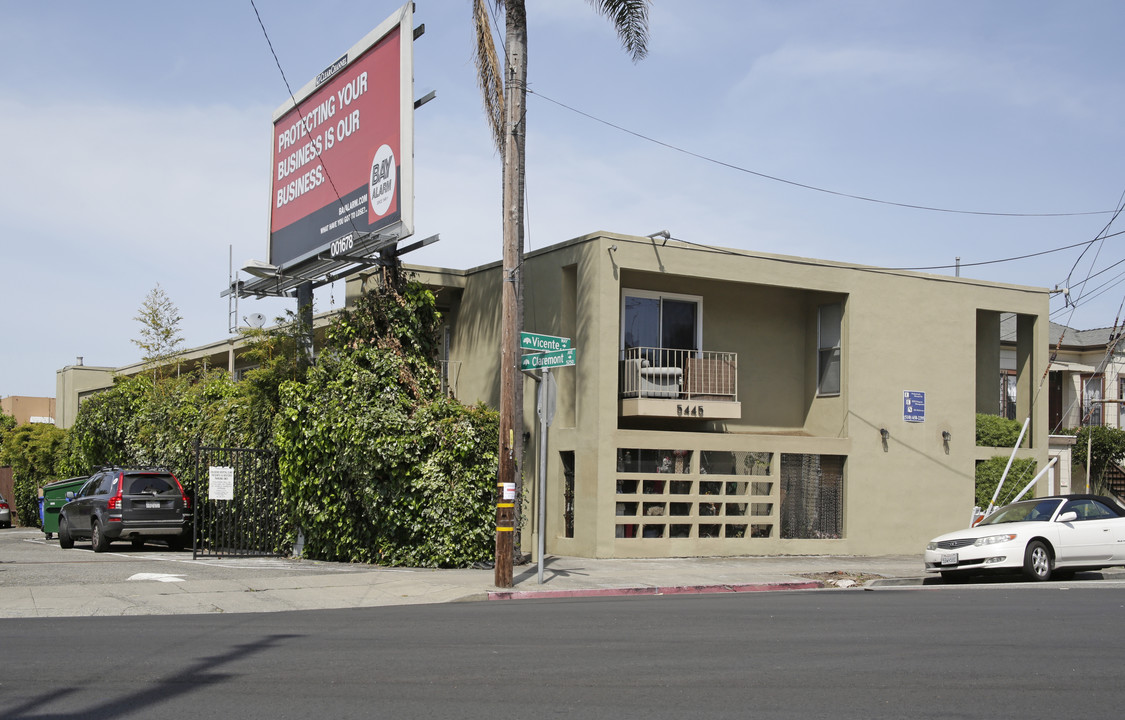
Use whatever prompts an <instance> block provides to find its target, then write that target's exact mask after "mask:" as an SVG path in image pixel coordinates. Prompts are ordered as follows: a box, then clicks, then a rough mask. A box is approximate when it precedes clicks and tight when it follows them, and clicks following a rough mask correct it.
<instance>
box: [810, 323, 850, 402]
mask: <svg viewBox="0 0 1125 720" xmlns="http://www.w3.org/2000/svg"><path fill="white" fill-rule="evenodd" d="M843 320H844V304H843V303H838V302H836V303H831V304H828V305H821V306H820V307H818V308H817V317H816V331H817V332H816V335H817V361H816V394H817V395H839V394H840V334H841V333H840V327H841V325H842V324H843Z"/></svg>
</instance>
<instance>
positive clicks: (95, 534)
mask: <svg viewBox="0 0 1125 720" xmlns="http://www.w3.org/2000/svg"><path fill="white" fill-rule="evenodd" d="M90 545H91V546H93V548H94V552H97V553H100V552H105V551H106V550H109V538H107V537H106V536H105V533H103V532H102V524H101V523H100V522H98V521H97V520H95V521H94V526H93V528H91V530H90Z"/></svg>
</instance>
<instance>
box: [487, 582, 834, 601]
mask: <svg viewBox="0 0 1125 720" xmlns="http://www.w3.org/2000/svg"><path fill="white" fill-rule="evenodd" d="M824 587H826V585H825V584H824V583H823V582H819V581H808V582H785V583H766V584H763V583H758V584H748V585H667V586H663V587H621V588H586V589H578V590H490V591H489V592H488V599H489V600H536V599H551V598H571V597H618V596H624V595H688V594H705V593H738V592H771V591H777V590H819V589H821V588H824Z"/></svg>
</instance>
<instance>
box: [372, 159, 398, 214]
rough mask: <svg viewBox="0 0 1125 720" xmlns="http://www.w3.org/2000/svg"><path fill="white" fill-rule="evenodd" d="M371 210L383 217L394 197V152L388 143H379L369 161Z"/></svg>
mask: <svg viewBox="0 0 1125 720" xmlns="http://www.w3.org/2000/svg"><path fill="white" fill-rule="evenodd" d="M368 196H369V197H370V198H371V212H372V214H374V215H375V216H376V217H383V216H384V215H386V214H387V211H388V210H389V209H390V207H391V203H392V202H393V201H394V199H395V153H394V150H391V148H390V146H389V145H380V146H379V150H378V151H377V152H376V153H375V159H374V160H372V161H371V185H370V186H369V192H368Z"/></svg>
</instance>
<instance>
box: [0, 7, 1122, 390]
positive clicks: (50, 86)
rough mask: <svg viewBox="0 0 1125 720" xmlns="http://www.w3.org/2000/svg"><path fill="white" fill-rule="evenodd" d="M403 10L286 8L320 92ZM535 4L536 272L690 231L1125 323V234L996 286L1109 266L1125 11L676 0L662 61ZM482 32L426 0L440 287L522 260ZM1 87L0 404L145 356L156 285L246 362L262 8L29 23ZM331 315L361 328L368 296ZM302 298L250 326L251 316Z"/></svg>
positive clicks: (98, 11) (299, 55)
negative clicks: (1060, 290)
mask: <svg viewBox="0 0 1125 720" xmlns="http://www.w3.org/2000/svg"><path fill="white" fill-rule="evenodd" d="M400 5H401V2H399V0H389V1H381V0H366V1H365V2H344V1H342V0H318V1H317V2H316V3H309V2H295V1H290V0H257V7H258V10H259V12H260V13H261V17H262V21H263V22H264V24H265V26H266V29H267V30H268V31H269V34H270V39H271V40H272V42H273V46H274V48H275V49H276V51H277V54H278V57H279V60H280V62H281V65H282V68H283V69H284V70H285V73H286V75H287V77H288V79H289V82H290V84H291V85H292V86H293V87H294V89H296V88H298V87H300V86H302V85H304V84H305V83H306V82H307V81H308V80H310V79H311V78H312V77H313V76H315V75H316V73H317V72H319V71H320V70H321V69H323V68H324V67H325V66H326V65H328V64H329V63H331V62H332V61H333V60H334V59H336V58H337V57H339V56H340V55H341V54H342V53H343V52H344V51H345V50H346V49H348V48H349V47H350V46H351V45H352V44H354V43H355V42H356V41H358V40H359V39H360V38H361V37H363V36H364V35H365V34H366V33H367V32H368V31H370V30H371V29H372V28H374V27H375V26H376V25H378V24H379V23H380V22H381V21H382V20H383V19H384V18H386V17H388V16H390V15H391V14H392V13H393V12H394V11H395V10H396V9H397V8H398V7H399V6H400ZM528 5H529V16H530V23H531V27H530V38H529V45H530V50H529V84H530V87H531V89H532V90H533V92H534V93H535V94H533V95H532V97H530V98H529V101H528V130H529V136H528V144H527V145H528V156H529V166H528V175H527V192H528V205H529V223H530V225H529V232H528V237H529V248H530V249H534V248H538V247H544V246H546V245H550V244H553V243H556V242H560V241H563V240H566V239H569V238H571V237H575V236H578V235H583V234H586V233H588V232H593V231H596V230H609V231H614V232H622V233H634V234H640V235H645V234H649V233H652V232H655V231H657V230H664V229H667V230H668V231H670V232H671V234H672V235H673V236H674V237H677V238H680V239H684V240H688V241H692V242H699V243H705V244H711V245H720V246H725V247H733V248H742V249H746V250H755V251H762V252H772V253H783V254H790V255H799V256H805V257H812V258H823V259H829V260H839V261H847V262H857V263H864V264H871V265H880V266H886V267H912V268H913V267H932V266H951V265H953V263H954V258H955V257H960V258H961V262H962V264H963V265H964V267H963V268H962V275H963V276H967V277H976V278H983V279H988V280H997V281H1002V282H1010V283H1017V284H1025V285H1036V286H1045V287H1055V286H1056V285H1059V286H1062V285H1065V284H1069V285H1070V286H1071V287H1072V288H1075V290H1074V291H1072V297H1077V296H1079V295H1080V294H1081V293H1080V292H1079V290H1080V289H1081V287H1082V286H1081V285H1079V283H1080V282H1081V281H1082V280H1083V278H1085V277H1086V276H1087V275H1088V274H1090V273H1097V272H1099V271H1104V272H1102V274H1101V275H1098V276H1097V277H1096V278H1094V279H1093V280H1091V281H1089V282H1088V283H1087V285H1086V293H1085V296H1084V297H1082V299H1081V300H1080V302H1079V303H1078V304H1077V307H1075V308H1067V307H1064V306H1063V303H1062V301H1061V299H1055V300H1053V301H1052V303H1051V308H1052V310H1053V311H1055V314H1054V315H1053V319H1055V320H1056V321H1059V322H1063V323H1066V324H1069V325H1072V326H1074V327H1081V328H1092V327H1102V326H1109V325H1112V324H1113V322H1114V318H1115V316H1116V315H1117V313H1118V308H1119V307H1120V305H1121V302H1122V297H1123V295H1125V284H1121V281H1122V278H1118V277H1117V275H1118V274H1119V273H1121V272H1123V271H1125V265H1123V266H1120V267H1114V268H1112V269H1107V268H1110V266H1112V265H1113V264H1114V263H1117V262H1121V261H1122V260H1123V259H1125V252H1123V249H1122V248H1123V241H1122V238H1120V237H1111V238H1109V239H1107V240H1106V241H1105V242H1104V243H1098V244H1095V245H1093V246H1091V247H1090V249H1089V251H1087V252H1086V253H1085V255H1083V256H1081V257H1080V253H1081V251H1082V248H1081V247H1078V248H1073V249H1070V250H1064V251H1061V252H1057V253H1051V254H1047V255H1041V256H1039V257H1036V258H1030V259H1026V260H1020V261H1016V262H1005V263H994V264H987V265H971V263H982V262H986V261H992V260H998V259H1003V258H1010V257H1014V256H1019V255H1026V254H1030V253H1038V252H1043V251H1047V250H1052V249H1055V248H1061V247H1064V246H1068V245H1073V244H1076V243H1082V242H1087V241H1091V240H1094V239H1095V238H1097V237H1098V235H1099V233H1100V232H1101V231H1102V230H1103V228H1105V226H1106V224H1107V223H1109V221H1110V219H1111V215H1108V214H1104V212H1103V211H1112V210H1114V209H1115V208H1117V207H1118V206H1119V204H1120V202H1121V198H1122V193H1123V191H1125V173H1122V171H1121V167H1122V162H1121V161H1122V158H1125V133H1122V127H1123V120H1122V118H1125V107H1123V105H1125V75H1123V73H1125V71H1123V69H1122V68H1125V46H1123V45H1122V43H1121V41H1120V29H1121V28H1122V27H1125V4H1123V3H1120V2H1118V1H1116V0H1082V1H1079V2H1073V3H1057V2H1036V1H1033V0H1018V1H1017V0H998V1H995V2H968V1H964V2H946V3H934V2H895V1H893V0H878V1H874V0H873V1H870V2H864V1H862V0H857V1H854V2H836V1H832V0H825V1H815V0H809V1H800V0H794V1H787V2H782V1H781V0H775V1H772V2H758V1H754V0H715V1H713V2H708V3H700V2H697V1H695V0H657V2H656V3H655V4H654V6H653V8H652V16H651V30H650V54H649V57H648V58H647V59H646V60H643V61H642V62H640V63H637V64H634V63H632V62H631V61H630V60H629V58H628V56H627V55H626V54H625V53H624V51H622V50H621V48H620V45H619V44H618V41H617V39H616V37H615V35H614V32H613V29H612V26H611V25H610V24H609V22H608V21H607V20H605V19H604V18H602V17H601V16H599V15H598V14H596V13H595V12H594V11H593V10H592V9H591V8H590V6H589V5H588V4H587V3H585V2H582V0H529V2H528ZM469 8H470V2H469V0H419V2H418V3H417V4H416V9H415V24H420V23H425V25H426V33H425V35H424V36H422V37H421V38H420V39H419V40H418V41H417V42H416V43H415V95H416V96H417V97H421V96H422V95H424V94H425V93H426V92H429V91H430V90H434V91H436V92H437V99H436V100H435V101H434V102H431V103H429V104H427V105H425V106H424V107H423V108H421V109H420V110H419V111H418V113H417V115H416V118H415V163H416V183H415V198H416V200H415V214H416V235H417V236H418V237H426V236H429V235H433V234H435V233H440V235H441V238H442V240H441V242H439V243H437V244H435V245H433V246H431V247H429V248H426V249H424V250H422V251H419V252H416V253H414V254H413V255H412V256H410V257H409V261H411V262H416V263H421V264H428V265H440V266H448V267H455V268H465V267H472V266H475V265H480V264H484V263H487V262H492V261H495V260H497V259H499V257H500V252H501V246H500V219H501V214H500V160H499V157H498V156H497V154H496V153H495V152H494V150H493V149H492V146H491V144H490V140H489V136H488V132H487V128H486V124H485V120H484V116H483V114H482V112H481V103H480V97H479V91H478V90H477V87H476V84H475V70H474V68H473V62H472V42H473V36H472V32H471V21H470V12H469ZM0 68H2V69H0V137H3V138H4V150H3V151H2V153H0V248H2V253H3V254H2V256H0V257H2V259H3V260H2V268H3V271H2V273H0V278H2V279H0V283H2V284H3V290H4V293H3V297H4V298H5V302H4V304H3V308H4V309H3V310H2V311H0V337H2V338H3V342H2V343H0V396H7V395H46V396H51V395H54V393H55V371H56V370H57V369H58V368H61V367H63V366H65V365H68V364H72V363H74V361H75V358H76V357H77V356H83V358H84V361H85V363H86V364H87V365H104V366H118V365H123V364H126V363H129V362H133V361H135V360H136V359H137V358H138V357H139V352H138V350H137V349H136V347H135V346H134V345H133V343H132V342H131V340H132V339H133V338H136V337H138V335H139V333H138V328H139V326H138V324H137V322H136V321H135V320H134V319H133V318H134V316H135V315H136V314H137V311H138V308H139V307H140V305H141V303H142V302H143V300H144V298H145V296H146V295H147V294H148V293H149V291H150V290H151V289H152V288H153V287H154V286H155V285H156V284H157V283H159V284H160V285H161V287H162V288H163V289H164V290H165V291H166V292H167V294H168V295H169V297H170V298H171V299H172V300H173V302H175V303H176V305H177V306H178V307H179V309H180V312H181V314H182V315H183V318H184V319H183V322H182V324H181V329H182V332H183V335H184V338H185V341H186V343H187V345H188V346H193V345H200V344H203V343H207V342H211V341H214V340H219V339H222V338H224V337H226V335H227V301H226V299H223V298H220V296H219V293H220V291H221V290H222V289H223V288H224V287H226V285H227V277H228V260H229V253H230V250H229V249H228V248H230V247H232V246H233V256H234V263H235V266H236V268H237V267H240V266H241V265H242V264H243V263H244V262H245V261H246V260H248V259H250V258H258V259H263V260H264V259H265V258H266V256H267V250H266V247H267V222H268V208H269V178H270V154H269V153H270V138H271V124H270V122H271V116H272V112H273V110H274V109H275V108H277V107H278V106H279V105H281V104H282V102H284V101H285V99H286V97H287V92H286V89H285V85H284V84H283V82H282V80H281V77H280V74H279V72H278V69H277V66H276V65H275V64H274V59H273V56H272V55H271V54H270V51H269V47H268V46H267V44H266V41H265V39H264V37H263V35H262V31H261V28H260V27H259V25H258V21H257V19H256V18H255V15H254V11H253V8H252V7H251V5H250V2H249V0H245V1H242V0H223V1H218V0H196V2H192V3H163V2H151V0H149V1H146V2H132V1H122V0H104V1H103V2H96V3H95V2H67V1H62V0H43V1H41V2H34V3H29V2H25V1H23V0H19V1H17V0H0ZM563 106H569V107H570V108H574V109H575V110H578V111H581V113H585V114H587V115H590V116H594V117H595V118H598V119H599V120H601V121H604V122H598V121H597V120H592V119H590V118H588V117H586V116H585V115H582V114H579V113H576V112H574V111H573V110H570V109H567V108H566V107H563ZM606 123H608V124H606ZM611 125H616V126H619V127H620V128H624V129H626V130H628V131H630V132H623V131H622V130H619V129H615V128H614V127H611ZM633 133H635V134H633ZM638 135H643V136H647V137H648V138H652V139H655V140H658V141H660V142H661V143H664V145H661V144H656V143H653V142H650V141H647V140H645V139H642V138H641V137H638ZM668 146H672V147H668ZM674 148H678V150H677V149H674ZM680 150H683V151H687V152H681V151H680ZM688 153H694V154H695V155H701V156H705V157H706V158H711V159H713V160H715V161H719V162H709V161H707V160H703V159H700V158H699V157H696V156H694V155H691V154H688ZM720 163H722V164H720ZM731 166H733V167H731ZM748 171H749V172H748ZM754 173H759V174H754ZM761 175H768V176H773V177H775V178H780V179H783V180H787V181H791V182H792V183H799V184H803V185H809V186H815V187H817V188H822V189H826V190H831V191H833V192H835V193H841V194H842V195H841V194H830V193H825V192H818V191H814V190H809V189H805V188H801V187H797V186H795V185H793V184H789V183H784V182H778V181H777V180H770V179H767V178H764V177H762V176H761ZM843 195H858V196H863V197H867V198H873V199H877V200H880V201H885V202H869V201H862V200H856V199H852V198H848V197H844V196H843ZM887 203H901V204H905V205H920V206H927V207H934V208H940V209H943V210H955V211H975V212H982V213H1015V214H1042V213H1090V212H1102V214H1088V215H1069V216H1063V217H1006V216H997V215H977V214H967V213H964V212H935V211H927V210H919V209H911V208H906V207H901V206H898V205H892V204H887ZM1121 230H1125V220H1118V221H1117V222H1116V223H1115V224H1114V225H1113V226H1111V227H1110V228H1109V232H1110V233H1113V232H1120V231H1121ZM1123 237H1125V236H1123ZM1072 268H1073V272H1072ZM932 272H936V273H941V274H953V272H954V271H953V269H952V268H949V269H939V270H934V271H932ZM1068 277H1069V280H1068ZM1123 277H1125V276H1123ZM1103 283H1108V285H1107V286H1106V287H1103V288H1101V289H1095V287H1096V286H1099V285H1102V284H1103ZM316 302H317V310H318V311H323V310H328V309H330V308H331V307H333V305H335V306H336V307H339V306H340V305H341V304H342V302H343V287H342V285H337V286H336V287H335V288H330V287H328V288H323V289H322V290H320V291H318V293H317V298H316ZM292 304H293V303H292V301H281V300H270V301H243V302H242V304H241V306H240V314H242V315H247V314H249V313H252V312H263V313H265V314H266V315H267V316H269V317H274V316H276V315H279V314H281V313H282V312H283V311H284V310H285V309H286V308H288V307H290V306H291V305H292Z"/></svg>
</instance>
